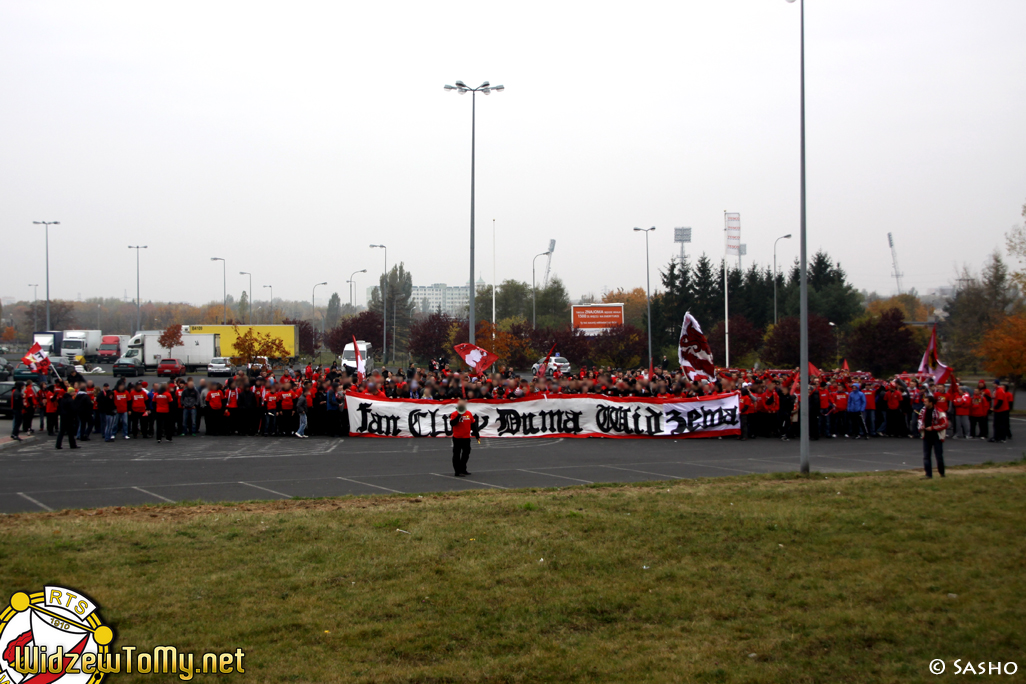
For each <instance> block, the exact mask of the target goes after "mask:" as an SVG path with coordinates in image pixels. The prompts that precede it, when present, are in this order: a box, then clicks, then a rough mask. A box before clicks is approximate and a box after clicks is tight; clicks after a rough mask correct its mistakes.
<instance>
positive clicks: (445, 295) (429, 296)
mask: <svg viewBox="0 0 1026 684" xmlns="http://www.w3.org/2000/svg"><path fill="white" fill-rule="evenodd" d="M486 285H487V283H486V282H485V281H484V279H483V278H478V279H477V288H478V289H481V288H482V287H485V286H486ZM377 289H378V288H377V286H374V287H368V288H367V301H368V302H369V301H370V300H371V298H372V297H373V295H374V292H375V291H376V290H377ZM469 295H470V288H469V287H468V286H467V285H446V284H445V283H433V284H431V285H414V286H413V293H412V295H411V296H410V301H411V302H412V303H413V309H414V311H419V312H423V313H434V312H436V311H441V312H442V313H445V314H449V315H450V316H456V317H457V318H463V317H465V316H466V315H467V309H468V308H469V306H470V296H469Z"/></svg>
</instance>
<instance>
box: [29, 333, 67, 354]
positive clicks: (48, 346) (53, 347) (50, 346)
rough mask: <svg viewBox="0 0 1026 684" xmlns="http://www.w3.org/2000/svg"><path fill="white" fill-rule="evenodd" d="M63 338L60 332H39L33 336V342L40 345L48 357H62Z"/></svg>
mask: <svg viewBox="0 0 1026 684" xmlns="http://www.w3.org/2000/svg"><path fill="white" fill-rule="evenodd" d="M63 337H64V333H63V332H61V331H60V330H37V331H36V332H35V333H34V334H33V335H32V342H34V343H36V344H38V345H39V346H40V347H41V348H42V349H43V351H45V352H46V355H47V356H60V353H61V340H62V339H63Z"/></svg>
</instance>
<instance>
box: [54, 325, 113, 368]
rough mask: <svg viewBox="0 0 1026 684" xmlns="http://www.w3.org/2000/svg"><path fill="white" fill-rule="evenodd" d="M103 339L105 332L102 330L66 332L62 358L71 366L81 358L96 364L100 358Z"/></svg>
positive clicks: (62, 344) (62, 345)
mask: <svg viewBox="0 0 1026 684" xmlns="http://www.w3.org/2000/svg"><path fill="white" fill-rule="evenodd" d="M102 339H103V332H102V331H100V330H65V331H64V341H63V342H61V357H62V358H63V359H64V360H65V361H67V362H68V363H70V364H74V363H75V359H77V358H78V357H80V356H81V357H82V358H84V359H85V360H86V361H87V362H89V363H96V361H97V360H98V359H99V358H100V344H101V340H102Z"/></svg>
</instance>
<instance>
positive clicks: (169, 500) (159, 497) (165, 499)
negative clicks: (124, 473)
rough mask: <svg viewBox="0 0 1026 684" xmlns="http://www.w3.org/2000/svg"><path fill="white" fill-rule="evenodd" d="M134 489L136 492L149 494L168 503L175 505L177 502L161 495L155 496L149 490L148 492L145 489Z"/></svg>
mask: <svg viewBox="0 0 1026 684" xmlns="http://www.w3.org/2000/svg"><path fill="white" fill-rule="evenodd" d="M132 489H134V490H136V491H138V492H142V493H143V494H149V495H150V496H155V497H157V498H158V499H160V500H161V501H167V502H168V503H174V502H175V500H174V499H169V498H167V497H166V496H161V495H160V494H154V493H153V492H151V491H149V490H146V489H143V488H142V487H132Z"/></svg>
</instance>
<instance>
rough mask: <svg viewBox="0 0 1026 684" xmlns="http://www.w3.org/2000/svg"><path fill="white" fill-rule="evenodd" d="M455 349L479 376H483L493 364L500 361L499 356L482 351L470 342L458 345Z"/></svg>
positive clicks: (485, 350)
mask: <svg viewBox="0 0 1026 684" xmlns="http://www.w3.org/2000/svg"><path fill="white" fill-rule="evenodd" d="M453 349H455V350H456V353H457V354H459V356H460V358H461V359H463V363H465V364H467V365H468V366H470V368H471V369H472V370H473V371H474V373H475V374H477V375H482V374H483V373H484V372H485V371H486V370H488V368H489V367H490V366H491V365H492V364H493V363H495V362H496V361H498V360H499V357H498V356H496V355H495V354H493V353H491V352H490V351H488V350H487V349H481V347H478V346H476V345H473V344H470V343H469V342H463V343H462V344H457V345H456V346H455V347H453Z"/></svg>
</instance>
